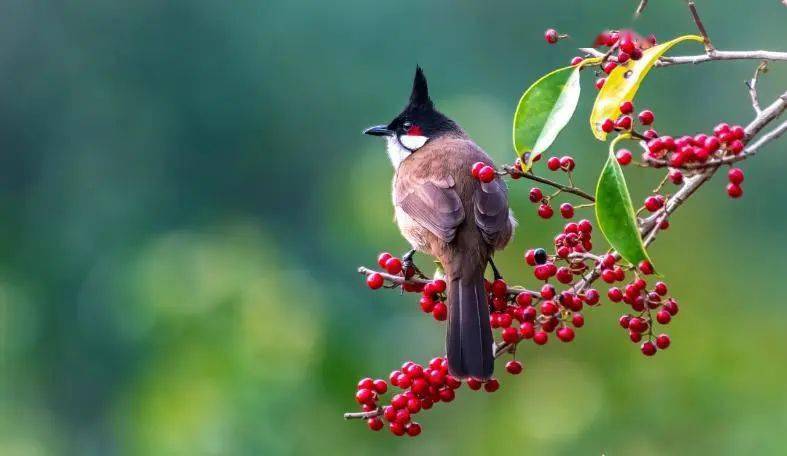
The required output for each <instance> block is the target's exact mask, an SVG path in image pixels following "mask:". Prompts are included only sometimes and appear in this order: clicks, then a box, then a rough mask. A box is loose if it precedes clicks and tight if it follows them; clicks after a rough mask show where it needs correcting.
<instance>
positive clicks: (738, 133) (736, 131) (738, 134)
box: [730, 125, 746, 140]
mask: <svg viewBox="0 0 787 456" xmlns="http://www.w3.org/2000/svg"><path fill="white" fill-rule="evenodd" d="M730 133H731V134H732V137H733V138H735V139H741V140H742V139H743V138H745V137H746V130H744V129H743V127H741V126H740V125H734V126H732V127H730Z"/></svg>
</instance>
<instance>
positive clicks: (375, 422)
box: [366, 417, 383, 431]
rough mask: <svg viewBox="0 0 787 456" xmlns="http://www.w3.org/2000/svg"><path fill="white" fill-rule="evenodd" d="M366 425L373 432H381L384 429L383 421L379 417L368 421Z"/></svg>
mask: <svg viewBox="0 0 787 456" xmlns="http://www.w3.org/2000/svg"><path fill="white" fill-rule="evenodd" d="M366 424H367V425H368V426H369V429H371V430H373V431H379V430H380V429H382V428H383V420H381V419H380V418H378V417H374V418H369V419H368V420H366Z"/></svg>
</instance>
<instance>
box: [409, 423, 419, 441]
mask: <svg viewBox="0 0 787 456" xmlns="http://www.w3.org/2000/svg"><path fill="white" fill-rule="evenodd" d="M406 429H407V435H409V436H410V437H415V436H416V435H418V434H420V433H421V425H420V424H418V423H416V422H412V423H410V424H408V425H407V428H406Z"/></svg>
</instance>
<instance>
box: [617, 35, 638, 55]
mask: <svg viewBox="0 0 787 456" xmlns="http://www.w3.org/2000/svg"><path fill="white" fill-rule="evenodd" d="M618 46H619V47H620V50H621V51H623V52H625V53H627V54H631V53H633V52H634V50H635V49H636V48H637V45H636V44H635V43H634V38H632V37H631V36H630V35H628V34H626V35H623V36H621V38H620V42H619V43H618Z"/></svg>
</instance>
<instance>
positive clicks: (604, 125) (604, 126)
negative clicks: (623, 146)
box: [601, 118, 615, 133]
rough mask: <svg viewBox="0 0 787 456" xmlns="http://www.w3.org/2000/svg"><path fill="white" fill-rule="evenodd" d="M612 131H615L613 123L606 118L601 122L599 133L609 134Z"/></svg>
mask: <svg viewBox="0 0 787 456" xmlns="http://www.w3.org/2000/svg"><path fill="white" fill-rule="evenodd" d="M614 129H615V122H613V121H612V119H609V118H607V119H604V121H603V122H601V131H603V132H604V133H609V132H611V131H612V130H614Z"/></svg>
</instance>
